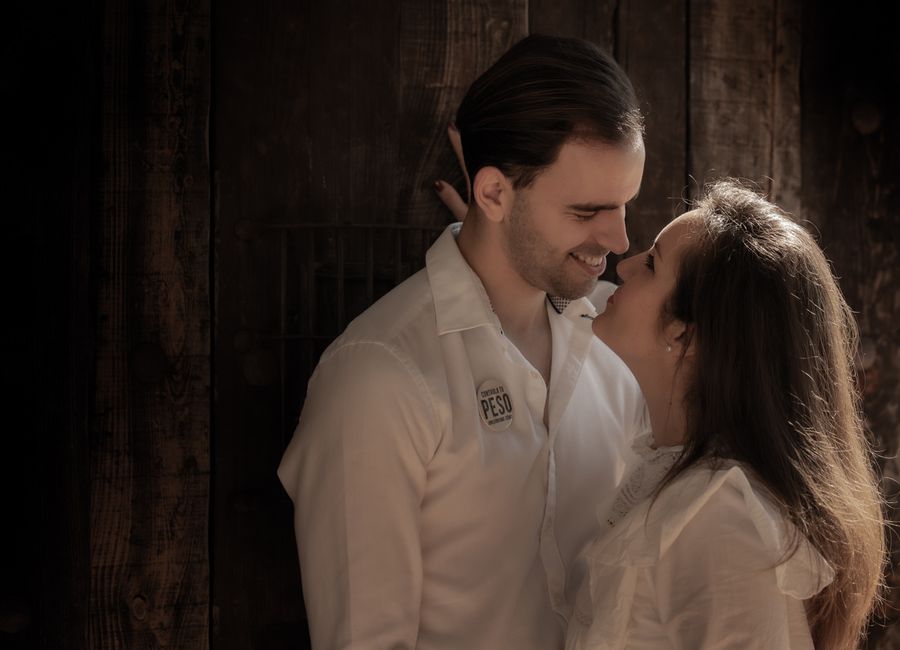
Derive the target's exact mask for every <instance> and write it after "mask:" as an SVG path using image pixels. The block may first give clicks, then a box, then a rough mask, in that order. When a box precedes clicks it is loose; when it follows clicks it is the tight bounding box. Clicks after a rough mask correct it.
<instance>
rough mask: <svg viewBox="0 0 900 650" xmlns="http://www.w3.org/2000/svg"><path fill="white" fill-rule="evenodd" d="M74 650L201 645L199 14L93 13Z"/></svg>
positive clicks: (124, 6)
mask: <svg viewBox="0 0 900 650" xmlns="http://www.w3.org/2000/svg"><path fill="white" fill-rule="evenodd" d="M104 28H105V30H104V31H105V39H104V42H105V47H104V57H103V60H104V67H103V73H104V77H103V88H104V107H103V157H104V166H105V172H104V175H103V180H102V190H101V204H102V213H101V216H100V220H99V224H98V230H99V233H98V235H99V240H100V241H99V247H98V251H97V256H98V258H99V260H98V265H99V287H98V289H99V297H98V304H97V309H98V317H97V347H96V372H95V378H96V379H95V381H96V385H95V391H94V417H93V420H92V440H91V470H90V480H91V526H90V529H91V571H92V579H91V591H90V646H91V647H94V648H104V649H108V648H129V649H130V648H157V647H169V648H203V647H206V646H207V645H208V640H209V637H208V626H209V609H208V603H209V595H208V587H209V567H208V553H207V526H208V510H207V500H208V497H209V424H210V422H209V414H210V319H211V311H210V302H209V300H210V298H209V296H210V294H209V262H210V259H209V252H208V247H209V241H210V239H209V234H210V230H209V228H210V211H209V172H208V169H209V167H208V155H207V144H206V126H207V116H208V112H209V40H210V35H209V5H208V2H205V0H200V1H198V2H194V3H187V2H177V1H165V0H148V1H146V2H140V3H137V4H136V3H134V2H125V1H124V0H120V1H117V2H109V3H107V4H106V7H105V23H104Z"/></svg>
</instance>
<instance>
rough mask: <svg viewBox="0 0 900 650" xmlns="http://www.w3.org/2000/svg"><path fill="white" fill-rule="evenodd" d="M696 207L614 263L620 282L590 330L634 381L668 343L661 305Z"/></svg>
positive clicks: (655, 366)
mask: <svg viewBox="0 0 900 650" xmlns="http://www.w3.org/2000/svg"><path fill="white" fill-rule="evenodd" d="M698 219H699V216H698V215H697V213H696V211H691V212H686V213H685V214H683V215H681V216H680V217H678V218H676V219H674V220H673V221H672V222H671V223H669V225H667V226H666V227H665V228H663V229H662V231H661V232H660V233H659V235H657V237H656V241H655V242H654V244H653V246H652V247H650V249H649V250H647V251H644V252H643V253H638V254H636V255H632V256H631V257H629V258H627V259H624V260H622V261H621V262H619V265H618V267H617V268H616V271H617V272H618V274H619V277H621V278H622V280H623V283H622V286H620V287H619V288H618V289H617V290H616V291H615V293H613V294H612V296H610V297H609V300H608V301H607V305H606V311H604V312H603V313H602V314H600V315H599V316H597V318H595V319H594V323H593V330H594V334H596V335H597V336H598V337H599V338H600V340H602V341H603V342H604V343H606V345H608V346H609V347H610V349H612V351H613V352H615V353H616V354H617V355H618V356H619V357H620V358H621V359H622V360H623V361H624V362H625V364H626V365H627V366H628V367H629V368H630V369H631V371H632V372H633V373H634V374H635V376H636V377H637V378H638V380H641V379H642V375H643V376H645V377H646V376H648V373H651V375H650V376H652V373H653V371H654V370H655V369H658V367H659V362H660V361H661V359H663V358H664V357H665V355H671V354H673V353H674V349H673V350H672V351H669V350H667V347H668V346H670V345H672V340H671V339H672V336H673V331H672V330H671V329H670V328H666V327H664V325H663V323H664V321H663V320H662V319H661V316H662V313H663V306H664V305H665V304H666V301H667V300H668V299H669V296H670V295H671V294H672V291H673V290H674V288H675V279H676V277H675V275H676V273H677V271H678V268H679V265H680V262H681V256H682V253H683V251H684V249H685V246H687V245H689V242H690V240H691V234H692V233H693V232H694V230H695V228H696V226H697V223H698V222H697V220H698Z"/></svg>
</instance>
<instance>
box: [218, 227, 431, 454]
mask: <svg viewBox="0 0 900 650" xmlns="http://www.w3.org/2000/svg"><path fill="white" fill-rule="evenodd" d="M443 230H444V226H410V225H398V224H321V223H315V224H298V223H290V224H264V223H260V222H251V221H242V222H239V223H238V224H236V226H235V235H236V236H237V237H238V238H239V239H241V240H244V241H250V240H256V239H265V240H267V242H266V243H267V244H270V245H267V246H264V247H263V249H262V250H265V251H267V252H269V251H273V248H277V264H275V263H274V262H275V260H268V261H267V262H268V263H269V264H270V266H269V268H271V269H272V270H274V271H275V272H276V273H277V275H278V277H277V280H276V279H275V278H273V281H275V282H277V292H274V293H275V295H276V296H277V301H278V309H277V323H276V324H275V326H274V327H273V328H272V329H271V331H268V332H263V333H261V336H260V339H261V340H260V341H259V343H260V345H261V346H263V347H264V348H265V349H266V350H267V351H268V352H267V356H266V359H268V360H269V361H268V365H269V366H271V372H270V373H267V372H264V373H263V374H271V375H272V376H271V380H272V381H273V383H274V381H277V383H278V385H279V397H280V405H281V409H280V411H281V431H282V435H283V436H284V438H285V440H284V442H285V443H286V442H287V439H288V438H289V437H290V435H291V434H292V432H293V426H294V424H295V423H296V419H297V416H298V415H299V412H300V408H301V406H302V403H303V399H304V397H305V394H306V384H307V382H308V380H309V377H310V375H311V374H312V372H313V369H314V368H315V366H316V364H317V363H318V360H319V357H320V356H321V355H322V352H324V351H325V348H327V347H328V345H329V344H330V343H331V341H333V340H334V339H335V337H337V335H338V334H340V333H341V332H342V331H343V330H344V328H345V327H346V325H347V324H348V323H349V322H350V321H351V320H353V319H354V318H355V317H356V316H358V315H359V314H360V313H362V312H363V311H364V310H365V309H367V308H368V307H369V306H370V305H371V304H372V303H374V302H375V301H376V300H378V298H380V297H381V296H383V295H384V294H385V293H387V292H388V291H390V290H391V289H392V288H394V287H395V286H397V285H398V284H400V283H401V282H402V281H403V280H405V279H406V278H408V277H409V276H410V275H412V274H413V273H415V272H416V271H418V270H419V269H421V268H423V267H424V266H425V253H426V251H427V250H428V248H429V247H430V246H431V244H432V243H434V241H435V239H437V237H438V236H439V235H440V233H441V232H442V231H443ZM272 267H274V268H272ZM273 288H274V287H273ZM267 293H268V295H269V296H271V295H272V293H270V292H267ZM269 299H270V300H271V298H269ZM273 357H277V358H273ZM276 367H277V370H276Z"/></svg>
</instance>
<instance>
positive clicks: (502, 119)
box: [456, 34, 644, 189]
mask: <svg viewBox="0 0 900 650" xmlns="http://www.w3.org/2000/svg"><path fill="white" fill-rule="evenodd" d="M456 126H457V128H458V129H459V134H460V140H461V142H462V149H463V151H464V152H465V165H466V171H467V172H468V174H469V178H471V179H473V180H474V178H475V174H476V173H477V172H478V170H479V169H481V168H482V167H488V166H492V167H497V168H498V169H500V171H502V172H503V173H504V174H505V175H506V176H507V177H508V178H510V179H512V181H513V186H514V187H515V188H516V189H518V188H521V187H527V186H529V185H530V184H531V183H532V182H533V181H534V179H535V178H536V177H537V175H538V174H539V173H540V172H541V170H543V169H544V168H546V167H548V166H549V165H551V164H553V162H554V161H555V160H556V157H557V156H558V155H559V150H560V148H561V147H562V145H563V144H564V143H565V142H566V141H567V140H569V139H572V138H576V139H584V140H588V141H598V142H603V143H606V144H612V145H622V144H626V143H630V142H631V141H633V140H634V139H635V138H637V137H640V136H641V135H642V134H643V129H644V124H643V117H642V115H641V112H640V109H639V108H638V102H637V98H636V96H635V93H634V88H633V87H632V85H631V81H630V80H629V79H628V76H627V75H626V74H625V72H624V71H623V70H622V68H620V67H619V65H618V64H617V63H616V62H615V60H614V59H613V58H612V57H611V56H610V55H609V54H607V53H606V52H604V51H603V50H601V49H600V48H599V47H597V46H596V45H594V44H593V43H590V42H588V41H585V40H582V39H577V38H562V37H555V36H543V35H540V34H532V35H530V36H527V37H525V38H523V39H522V40H521V41H519V42H518V43H516V44H515V45H514V46H513V47H511V48H510V49H509V50H508V51H507V52H506V53H505V54H504V55H503V56H501V57H500V58H499V59H498V60H497V62H496V63H494V64H493V65H492V66H491V67H490V68H489V69H488V70H487V71H485V72H484V73H483V74H482V75H481V76H480V77H478V79H476V80H475V81H474V82H473V83H472V85H471V86H470V87H469V90H468V92H466V95H465V97H464V98H463V100H462V103H461V104H460V106H459V110H458V111H457V114H456Z"/></svg>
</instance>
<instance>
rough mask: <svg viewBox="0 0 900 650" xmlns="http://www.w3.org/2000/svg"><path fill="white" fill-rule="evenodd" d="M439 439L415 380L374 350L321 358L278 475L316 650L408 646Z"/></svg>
mask: <svg viewBox="0 0 900 650" xmlns="http://www.w3.org/2000/svg"><path fill="white" fill-rule="evenodd" d="M437 439H438V428H437V422H436V419H435V414H434V409H433V406H432V403H431V401H430V397H429V395H428V393H427V391H426V388H425V385H424V382H423V380H422V378H421V376H420V375H419V373H418V371H417V370H416V369H415V368H413V367H411V366H409V365H408V364H407V363H404V362H403V361H402V360H401V359H400V358H399V357H398V356H397V355H396V354H394V352H393V351H392V350H391V349H390V348H388V347H386V346H384V345H381V344H379V343H356V344H350V345H347V346H344V347H342V348H340V349H338V350H336V351H334V352H331V353H328V354H327V358H326V357H323V360H322V362H321V363H320V364H319V367H318V368H317V369H316V372H315V373H314V375H313V378H312V380H311V381H310V385H309V390H308V393H307V398H306V403H305V405H304V408H303V413H302V415H301V417H300V423H299V425H298V426H297V430H296V432H295V434H294V438H293V440H292V441H291V443H290V445H289V446H288V449H287V451H286V452H285V455H284V458H283V459H282V462H281V466H280V467H279V469H278V474H279V477H280V478H281V481H282V483H283V484H284V486H285V489H286V490H287V491H288V494H290V495H291V498H292V499H293V501H294V527H295V532H296V537H297V546H298V551H299V555H300V570H301V573H302V578H303V593H304V599H305V602H306V610H307V615H308V618H309V625H310V635H311V639H312V646H313V648H314V649H316V650H318V649H323V650H324V649H328V650H332V649H338V648H343V649H350V648H413V647H414V646H415V643H416V637H417V635H418V622H419V604H420V601H421V595H422V554H421V548H420V542H419V512H420V510H419V509H420V505H421V502H422V498H423V496H424V493H425V474H426V464H427V463H428V461H429V459H430V458H431V455H432V454H433V450H434V448H435V447H436V441H437Z"/></svg>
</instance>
